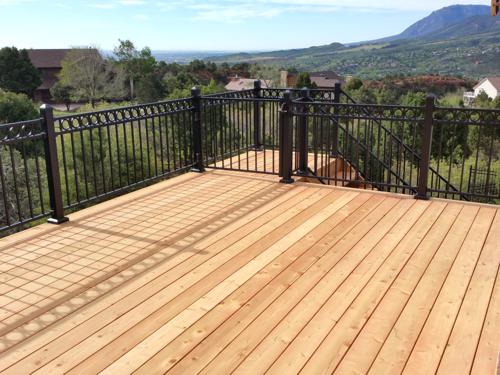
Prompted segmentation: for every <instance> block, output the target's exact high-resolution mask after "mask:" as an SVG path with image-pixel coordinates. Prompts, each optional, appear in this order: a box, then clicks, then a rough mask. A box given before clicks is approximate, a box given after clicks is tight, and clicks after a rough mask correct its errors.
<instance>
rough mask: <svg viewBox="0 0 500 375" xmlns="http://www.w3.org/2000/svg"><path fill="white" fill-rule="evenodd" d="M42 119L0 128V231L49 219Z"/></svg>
mask: <svg viewBox="0 0 500 375" xmlns="http://www.w3.org/2000/svg"><path fill="white" fill-rule="evenodd" d="M44 139H46V131H45V129H44V128H43V124H42V121H41V119H36V120H31V121H23V122H17V123H13V124H7V125H0V191H1V194H0V199H1V202H0V207H1V208H0V231H5V230H7V229H10V228H17V227H19V226H22V225H25V224H28V223H30V222H32V221H36V220H39V219H42V218H45V217H48V216H50V213H51V205H50V201H49V192H48V183H47V164H46V158H45V156H46V152H45V149H44V144H45V142H44Z"/></svg>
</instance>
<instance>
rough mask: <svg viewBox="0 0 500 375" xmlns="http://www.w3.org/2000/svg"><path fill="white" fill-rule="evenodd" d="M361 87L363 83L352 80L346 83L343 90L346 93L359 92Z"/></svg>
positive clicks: (357, 79) (355, 79)
mask: <svg viewBox="0 0 500 375" xmlns="http://www.w3.org/2000/svg"><path fill="white" fill-rule="evenodd" d="M361 86H363V81H362V80H361V79H359V78H356V77H354V78H352V79H351V80H350V81H348V82H347V84H346V85H345V89H346V90H347V91H354V90H359V89H360V88H361Z"/></svg>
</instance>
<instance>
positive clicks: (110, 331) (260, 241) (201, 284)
mask: <svg viewBox="0 0 500 375" xmlns="http://www.w3.org/2000/svg"><path fill="white" fill-rule="evenodd" d="M308 193H309V192H308ZM308 193H306V194H308ZM313 193H314V194H313V195H310V196H308V197H307V198H305V199H303V200H302V201H301V202H299V203H298V204H296V205H295V206H294V207H292V208H291V209H289V210H287V211H286V212H285V213H284V214H283V215H281V216H280V217H278V218H276V219H274V220H272V221H271V222H269V223H266V224H265V225H264V226H262V227H261V228H259V229H258V230H256V231H254V232H252V233H251V234H250V235H248V236H246V237H245V238H244V239H242V240H241V241H239V242H237V243H235V244H233V245H231V246H230V247H228V248H226V249H224V251H223V252H221V253H220V254H218V255H217V256H215V257H213V258H212V259H211V260H209V261H208V262H206V263H204V264H203V265H201V266H200V267H198V268H197V269H195V270H193V271H191V272H190V273H189V274H186V275H185V276H183V277H182V278H180V279H178V280H176V281H175V282H174V283H173V284H171V285H169V286H168V287H166V288H164V289H162V290H161V291H160V292H159V293H157V294H155V295H154V296H152V297H150V298H148V299H147V300H145V301H141V303H140V304H139V305H136V306H135V307H134V308H133V309H131V310H129V311H128V312H126V313H125V314H123V315H121V316H119V317H117V319H115V320H114V321H113V322H112V323H110V324H109V325H107V326H105V327H103V328H102V329H99V330H98V331H96V332H95V333H93V334H92V335H90V336H88V337H87V338H85V340H83V341H81V342H80V343H78V345H76V346H73V347H71V349H69V350H68V351H66V352H64V354H61V355H59V356H58V357H57V358H54V360H52V361H50V362H48V361H47V360H45V361H42V363H46V364H45V365H44V366H43V367H40V368H39V369H38V371H39V372H42V373H47V372H50V373H52V372H55V371H67V370H69V369H71V368H72V367H73V366H74V365H75V364H77V363H79V362H81V361H82V360H84V359H85V358H87V357H88V356H90V355H91V354H93V353H94V352H95V351H97V350H99V349H101V348H102V347H103V346H105V345H107V344H108V343H109V342H110V341H112V340H114V339H116V338H117V337H118V336H120V335H121V334H122V333H124V332H125V331H126V330H128V329H130V328H131V327H133V326H134V325H135V324H137V323H138V322H140V321H141V320H143V319H144V318H146V317H148V316H149V315H151V314H153V313H155V312H156V311H157V310H159V309H161V308H163V309H162V310H161V312H162V313H164V312H165V311H168V312H169V313H170V314H171V315H170V316H171V317H174V316H175V315H177V314H178V313H179V312H181V311H182V310H184V309H185V308H187V307H188V306H189V305H190V304H192V303H193V301H195V300H196V299H198V298H200V297H201V296H202V295H203V294H204V293H206V292H207V291H208V290H210V289H211V288H213V287H214V286H215V285H217V284H218V283H220V282H221V281H222V280H224V279H225V278H226V277H227V276H228V275H230V274H231V273H233V272H235V271H236V270H237V269H239V268H241V267H242V266H244V265H245V264H246V263H247V262H249V261H251V260H252V259H253V258H254V257H255V256H257V255H258V254H260V253H262V252H264V251H265V250H266V249H267V248H268V247H269V246H271V245H272V244H273V243H275V242H276V241H278V240H279V239H280V238H282V237H283V236H285V235H286V234H287V233H290V232H291V231H292V230H293V229H295V228H296V227H297V226H299V225H300V223H302V221H303V220H304V219H306V218H309V217H310V216H312V215H313V214H314V213H316V212H317V211H318V210H319V209H320V207H323V206H324V205H325V204H329V203H330V202H331V201H333V200H335V199H338V197H339V196H340V195H341V194H339V192H334V191H330V192H326V193H321V192H320V191H316V192H314V191H313ZM283 222H284V223H283ZM280 223H283V224H281V225H280ZM238 254H240V256H237V255H238ZM229 260H231V262H228V261H229ZM222 265H224V271H223V269H222V268H220V267H221V266H222ZM215 270H217V271H218V272H213V271H215ZM209 275H210V278H209V279H205V278H206V277H207V276H209ZM204 279H205V280H204ZM191 287H194V288H197V289H194V288H191ZM188 288H190V289H189V290H188V291H187V290H186V289H188ZM181 293H182V295H183V296H184V298H175V297H176V296H178V295H179V294H181ZM167 303H170V304H168V305H167ZM171 305H174V306H175V308H172V306H171ZM157 315H161V313H157ZM155 316H156V315H155ZM154 320H155V319H154V316H153V318H151V319H150V322H149V324H152V323H153V322H154ZM56 346H57V347H61V343H60V341H58V343H57V345H56ZM47 362H48V363H47Z"/></svg>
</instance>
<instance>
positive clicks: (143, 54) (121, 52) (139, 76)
mask: <svg viewBox="0 0 500 375" xmlns="http://www.w3.org/2000/svg"><path fill="white" fill-rule="evenodd" d="M119 43H120V44H119V45H118V47H116V48H115V50H114V54H115V56H116V57H117V64H118V65H120V66H121V67H122V68H123V71H124V72H125V75H126V78H127V79H128V81H129V97H130V98H131V99H134V98H135V97H137V98H138V99H139V101H141V102H145V101H155V100H156V99H158V98H159V97H161V95H162V91H163V90H162V88H161V86H160V83H159V81H158V78H157V77H155V71H156V67H157V61H156V59H155V58H154V57H153V56H152V55H151V49H150V48H149V47H144V48H143V49H142V50H140V51H139V50H137V49H136V48H135V46H134V43H132V42H131V41H130V40H119ZM136 82H137V83H138V86H139V87H138V88H137V90H135V83H136Z"/></svg>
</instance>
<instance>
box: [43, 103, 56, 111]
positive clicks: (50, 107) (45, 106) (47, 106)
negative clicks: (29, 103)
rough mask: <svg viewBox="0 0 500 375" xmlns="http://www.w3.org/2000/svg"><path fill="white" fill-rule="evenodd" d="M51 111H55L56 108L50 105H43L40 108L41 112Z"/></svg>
mask: <svg viewBox="0 0 500 375" xmlns="http://www.w3.org/2000/svg"><path fill="white" fill-rule="evenodd" d="M50 109H54V107H52V106H51V105H50V104H46V103H43V104H42V105H41V106H40V110H41V111H47V110H50Z"/></svg>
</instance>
